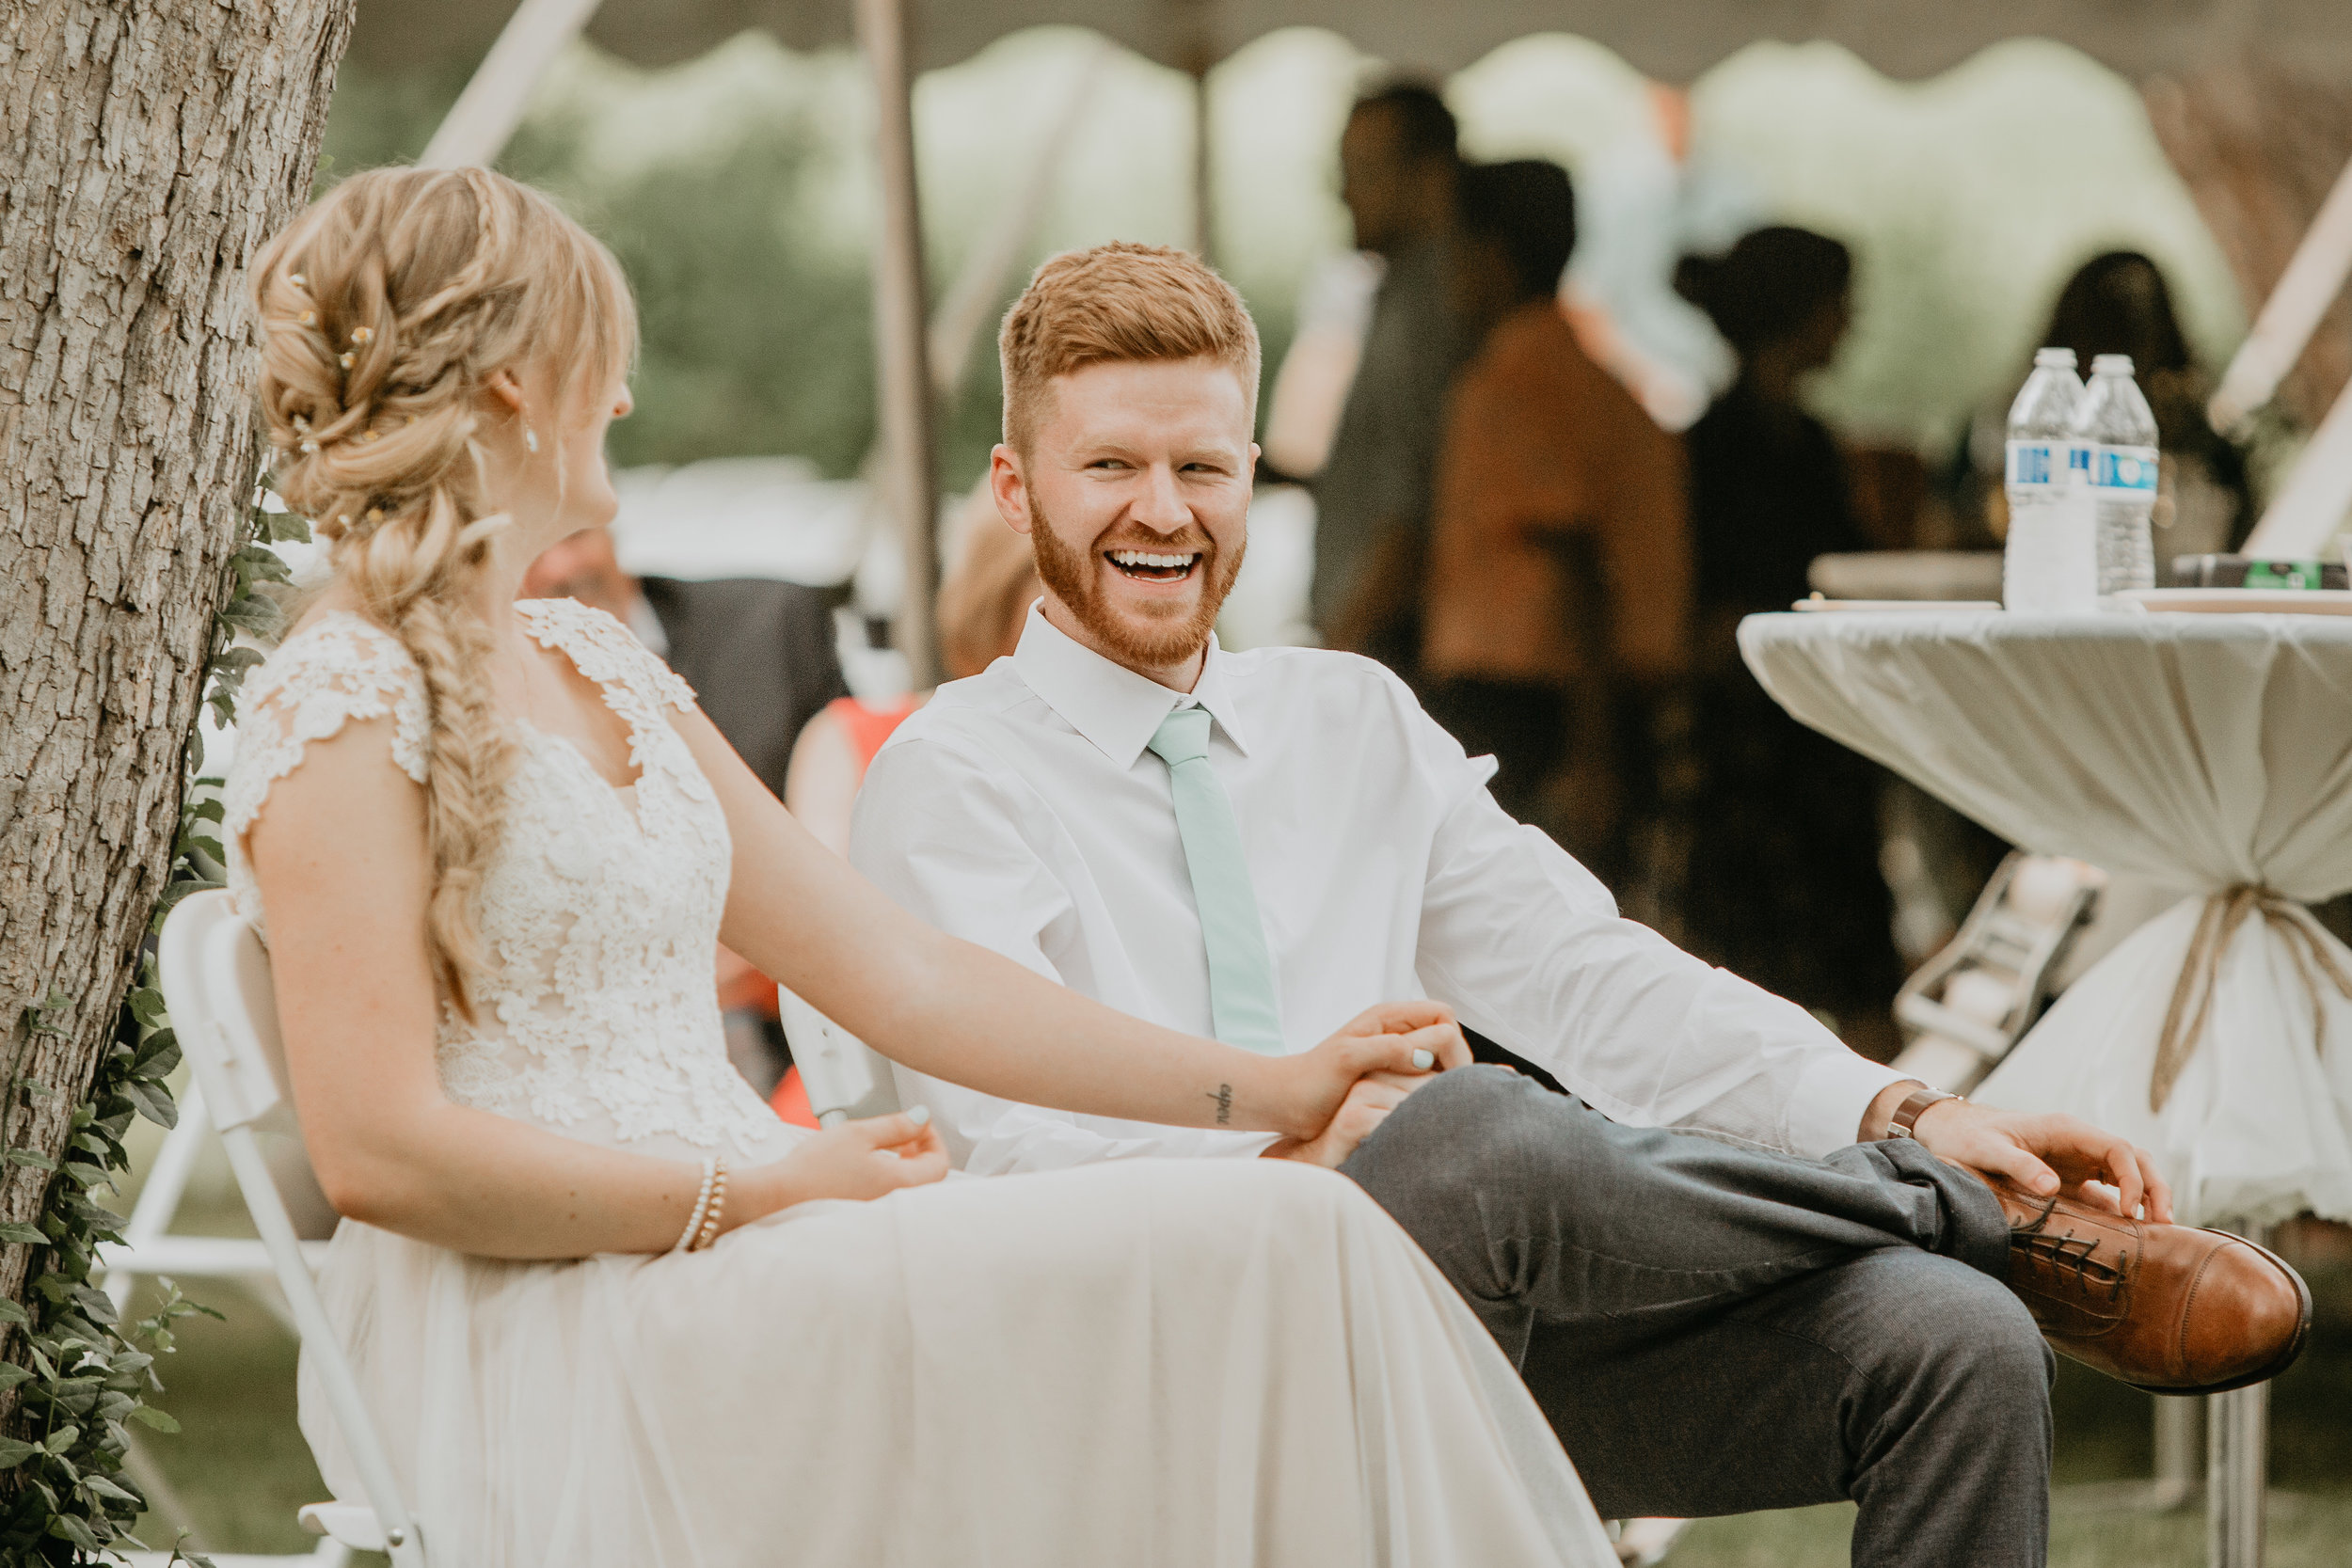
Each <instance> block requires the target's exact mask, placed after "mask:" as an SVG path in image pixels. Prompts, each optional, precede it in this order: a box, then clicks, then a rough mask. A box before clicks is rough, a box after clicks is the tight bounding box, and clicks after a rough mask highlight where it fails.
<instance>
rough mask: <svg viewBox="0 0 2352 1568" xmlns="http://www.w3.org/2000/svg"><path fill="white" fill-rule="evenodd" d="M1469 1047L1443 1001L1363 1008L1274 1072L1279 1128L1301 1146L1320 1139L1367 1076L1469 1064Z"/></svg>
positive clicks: (1283, 1061) (1407, 1073)
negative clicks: (1281, 1112)
mask: <svg viewBox="0 0 2352 1568" xmlns="http://www.w3.org/2000/svg"><path fill="white" fill-rule="evenodd" d="M1273 1065H1274V1067H1275V1068H1276V1069H1278V1070H1279V1072H1281V1073H1282V1074H1284V1075H1286V1076H1285V1078H1284V1080H1283V1082H1282V1084H1281V1088H1280V1090H1279V1093H1280V1094H1281V1097H1282V1098H1281V1102H1282V1105H1283V1107H1284V1110H1285V1114H1284V1115H1283V1117H1281V1125H1282V1126H1283V1128H1284V1129H1285V1131H1287V1132H1288V1133H1289V1135H1290V1136H1291V1137H1292V1138H1295V1139H1296V1140H1298V1141H1299V1142H1301V1143H1305V1142H1309V1141H1311V1140H1312V1139H1314V1138H1316V1137H1317V1136H1319V1135H1320V1134H1321V1133H1322V1132H1323V1131H1324V1129H1325V1128H1327V1127H1328V1126H1329V1125H1330V1123H1331V1118H1332V1117H1335V1116H1337V1115H1338V1114H1339V1111H1340V1107H1341V1105H1342V1104H1343V1102H1344V1101H1346V1099H1347V1093H1348V1090H1350V1089H1352V1088H1354V1087H1355V1086H1356V1082H1357V1080H1359V1079H1360V1078H1362V1077H1363V1076H1364V1075H1365V1074H1367V1073H1374V1072H1392V1073H1398V1074H1401V1075H1404V1076H1406V1077H1418V1076H1421V1075H1422V1074H1425V1073H1430V1072H1443V1071H1445V1070H1446V1069H1449V1068H1457V1067H1467V1066H1469V1065H1470V1042H1469V1041H1468V1040H1465V1039H1464V1038H1463V1037H1462V1026H1461V1025H1460V1024H1458V1023H1456V1022H1454V1009H1453V1008H1451V1007H1449V1006H1446V1005H1445V1004H1444V1003H1442V1002H1424V1001H1412V1002H1383V1003H1380V1004H1379V1005H1378V1006H1372V1007H1367V1008H1365V1009H1364V1010H1363V1011H1362V1012H1360V1013H1359V1014H1357V1015H1356V1016H1355V1018H1353V1019H1351V1020H1350V1021H1348V1022H1347V1024H1346V1025H1345V1026H1344V1027H1343V1028H1342V1029H1341V1030H1340V1032H1339V1033H1337V1034H1335V1035H1333V1036H1332V1037H1330V1038H1329V1039H1327V1040H1325V1041H1324V1042H1323V1043H1322V1044H1321V1045H1318V1046H1316V1047H1315V1048H1314V1049H1313V1050H1312V1051H1309V1052H1306V1053H1302V1054H1300V1055H1296V1056H1286V1057H1283V1058H1281V1059H1280V1060H1279V1061H1278V1062H1276V1063H1274V1064H1273Z"/></svg>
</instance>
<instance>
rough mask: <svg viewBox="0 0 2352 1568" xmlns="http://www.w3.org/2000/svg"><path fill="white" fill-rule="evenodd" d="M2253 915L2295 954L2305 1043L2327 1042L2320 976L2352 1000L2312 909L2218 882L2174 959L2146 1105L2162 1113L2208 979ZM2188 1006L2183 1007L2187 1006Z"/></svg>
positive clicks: (2200, 1032)
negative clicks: (2305, 1010)
mask: <svg viewBox="0 0 2352 1568" xmlns="http://www.w3.org/2000/svg"><path fill="white" fill-rule="evenodd" d="M2256 914H2259V915H2261V916H2262V917H2263V919H2264V921H2265V923H2267V924H2268V925H2269V927H2270V928H2271V929H2272V930H2274V931H2276V932H2278V933H2279V940H2280V946H2282V947H2284V948H2285V949H2286V951H2287V956H2288V957H2289V958H2293V959H2294V960H2295V972H2296V974H2299V975H2301V976H2302V978H2303V990H2304V991H2305V993H2306V994H2308V995H2309V996H2310V997H2311V1001H2312V1049H2313V1050H2314V1051H2319V1052H2324V1051H2325V1050H2326V1048H2327V1043H2328V1041H2327V1033H2328V1021H2327V1010H2326V1008H2325V1007H2323V1006H2321V1004H2320V996H2319V984H2320V981H2321V980H2322V979H2323V978H2324V979H2325V980H2327V982H2328V984H2330V985H2332V986H2334V987H2335V988H2336V990H2338V991H2339V992H2341V993H2342V994H2343V996H2344V1000H2346V1001H2348V1002H2352V974H2345V973H2344V966H2343V965H2341V964H2339V963H2337V962H2336V959H2335V955H2334V954H2332V953H2331V952H2329V951H2328V949H2329V947H2330V946H2331V945H2332V944H2331V943H2330V942H2328V940H2327V930H2326V928H2325V927H2322V926H2321V925H2320V924H2319V922H2318V920H2316V919H2315V918H2313V916H2312V911H2309V910H2307V909H2305V908H2304V907H2303V906H2302V905H2300V904H2298V903H2296V901H2295V900H2294V899H2292V898H2289V897H2287V896H2286V895H2284V894H2281V893H2279V892H2277V891H2275V890H2273V889H2270V888H2266V887H2257V886H2255V885H2254V884H2252V883H2250V882H2241V883H2240V884H2238V885H2237V886H2235V887H2227V888H2223V889H2222V890H2221V891H2220V892H2218V893H2216V894H2213V895H2209V896H2208V897H2207V898H2206V899H2205V908H2204V911H2203V912H2202V913H2201V914H2200V915H2199V916H2198V918H2197V931H2196V934H2195V935H2194V936H2192V937H2190V938H2189V942H2188V952H2187V954H2186V955H2185V957H2184V958H2182V959H2181V977H2180V979H2179V980H2177V981H2175V982H2174V983H2173V986H2172V1004H2171V1006H2169V1007H2167V1008H2166V1009H2165V1014H2164V1033H2163V1035H2161V1036H2160V1037H2158V1038H2157V1041H2156V1066H2155V1070H2154V1072H2153V1073H2152V1074H2151V1075H2150V1076H2149V1079H2148V1108H2149V1109H2150V1110H2151V1111H2161V1110H2163V1109H2164V1102H2165V1101H2167V1100H2169V1099H2170V1098H2171V1097H2172V1085H2173V1084H2174V1083H2176V1082H2177V1081H2178V1080H2179V1078H2180V1076H2181V1069H2183V1068H2185V1067H2186V1066H2187V1065H2188V1059H2189V1057H2191V1056H2192V1055H2194V1054H2196V1052H2197V1044H2198V1041H2199V1040H2201V1039H2202V1038H2203V1037H2204V1033H2205V1018H2206V1015H2207V1013H2208V1012H2210V1011H2211V1009H2212V1007H2213V991H2214V983H2215V982H2216V981H2217V979H2218V978H2219V977H2220V974H2221V960H2222V958H2223V956H2224V955H2226V954H2227V953H2228V952H2229V951H2230V942H2231V939H2233V937H2235V936H2236V935H2237V933H2238V928H2239V927H2242V926H2244V925H2245V924H2246V922H2247V921H2248V919H2249V918H2250V917H2252V916H2254V915H2256ZM2192 1003H2193V1004H2194V1005H2195V1010H2194V1011H2193V1012H2192V1011H2191V1010H2190V1008H2191V1004H2192Z"/></svg>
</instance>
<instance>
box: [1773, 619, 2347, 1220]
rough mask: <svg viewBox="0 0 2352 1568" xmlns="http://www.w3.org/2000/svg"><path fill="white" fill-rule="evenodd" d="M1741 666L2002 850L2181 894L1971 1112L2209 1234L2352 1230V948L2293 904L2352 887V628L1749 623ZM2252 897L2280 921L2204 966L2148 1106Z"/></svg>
mask: <svg viewBox="0 0 2352 1568" xmlns="http://www.w3.org/2000/svg"><path fill="white" fill-rule="evenodd" d="M1740 651H1741V652H1742V654H1744V655H1745V657H1746V658H1747V661H1748V666H1749V668H1750V669H1752V670H1754V671H1755V672H1756V677H1757V678H1758V679H1759V680H1760V681H1762V682H1763V684H1764V687H1765V689H1766V690H1768V691H1770V692H1771V693H1772V696H1773V697H1774V698H1775V699H1776V700H1777V701H1779V703H1780V704H1781V705H1783V706H1784V707H1786V708H1787V709H1788V711H1789V712H1790V713H1791V714H1793V715H1795V716H1796V717H1797V718H1798V719H1799V720H1801V721H1804V722H1805V723H1807V724H1810V725H1812V726H1813V727H1814V728H1816V729H1818V730H1820V731H1821V732H1823V733H1824V734H1826V735H1829V736H1833V737H1835V738H1836V739H1837V740H1840V741H1842V742H1844V743H1845V744H1847V745H1849V746H1851V747H1852V748H1854V750H1856V751H1858V752H1863V753H1864V754H1866V755H1867V756H1870V757H1872V758H1874V759H1876V760H1877V761H1879V762H1881V763H1883V764H1884V765H1885V766H1886V767H1888V768H1892V769H1893V770H1895V771H1896V772H1898V773H1900V774H1902V775H1903V776H1904V777H1906V778H1908V779H1911V780H1912V781H1913V782H1915V784H1919V785H1920V787H1922V788H1924V789H1926V790H1928V791H1929V792H1931V794H1934V795H1936V796H1938V797H1940V798H1941V799H1943V800H1947V801H1948V802H1950V803H1951V804H1952V805H1953V806H1955V807H1956V808H1958V809H1959V810H1961V811H1963V812H1964V813H1966V814H1967V815H1968V816H1972V817H1975V818H1976V819H1977V820H1978V821H1979V822H1981V823H1983V824H1984V825H1985V826H1986V827H1988V828H1990V829H1992V830H1993V831H1994V832H1996V833H1999V834H2000V835H2001V836H2002V837H2004V838H2007V839H2009V840H2010V841H2011V842H2013V843H2015V844H2018V845H2020V846H2021V847H2026V848H2028V849H2034V850H2039V851H2042V852H2044V853H2049V854H2061V855H2072V856H2074V857H2076V858H2078V859H2081V860H2085V861H2089V862H2090V863H2093V864H2095V865H2099V866H2103V867H2105V868H2106V869H2107V870H2109V871H2114V872H2121V873H2127V874H2131V875H2136V876H2140V877H2145V878H2148V879H2153V880H2154V881H2157V882H2161V883H2163V884H2166V885H2168V886H2172V887H2177V888H2179V889H2180V890H2181V892H2182V894H2183V897H2182V900H2181V902H2180V903H2178V904H2176V905H2175V906H2173V908H2171V909H2170V910H2169V911H2167V912H2166V913H2165V914H2163V915H2161V916H2159V917H2158V918H2157V919H2155V920H2153V921H2152V922H2151V923H2150V924H2149V925H2147V926H2145V927H2142V928H2141V929H2140V930H2138V931H2137V932H2136V933H2134V934H2133V935H2132V936H2131V937H2130V938H2129V939H2128V940H2126V941H2125V942H2123V943H2122V946H2120V947H2119V948H2117V949H2116V950H2115V951H2114V952H2113V953H2111V954H2109V955H2108V956H2107V957H2106V958H2104V959H2102V960H2101V961H2100V962H2099V963H2098V964H2097V965H2096V966H2094V967H2093V968H2092V969H2091V970H2090V972H2089V973H2088V974H2084V975H2083V976H2082V977H2081V978H2080V979H2078V980H2076V981H2075V982H2074V985H2073V986H2071V987H2069V988H2068V990H2067V991H2066V992H2065V994H2064V995H2063V996H2062V997H2061V998H2060V999H2059V1000H2058V1004H2057V1006H2054V1007H2052V1008H2051V1010H2050V1012H2049V1013H2048V1014H2047V1015H2046V1016H2045V1017H2044V1018H2043V1019H2042V1022H2041V1023H2040V1024H2039V1025H2038V1026H2037V1027H2036V1028H2035V1029H2034V1031H2033V1032H2032V1033H2031V1034H2030V1035H2028V1036H2027V1037H2026V1038H2025V1039H2024V1040H2023V1041H2022V1042H2020V1043H2019V1045H2018V1047H2017V1049H2016V1050H2015V1051H2014V1052H2013V1053H2011V1054H2010V1058H2009V1060H2008V1061H2007V1062H2005V1063H2004V1064H2003V1065H2002V1066H2001V1068H2000V1069H1998V1070H1997V1071H1996V1072H1994V1075H1993V1076H1992V1077H1991V1078H1990V1079H1988V1080H1987V1081H1986V1082H1985V1083H1984V1085H1981V1086H1980V1087H1979V1089H1978V1090H1977V1092H1976V1098H1977V1099H1979V1100H1980V1101H1986V1102H1988V1103H1993V1104H1999V1105H2010V1106H2016V1107H2020V1108H2032V1109H2045V1110H2066V1111H2073V1112H2074V1113H2076V1114H2077V1115H2080V1116H2083V1117H2088V1118H2090V1119H2091V1120H2093V1121H2096V1122H2098V1123H2100V1124H2101V1125H2103V1126H2106V1127H2109V1128H2112V1129H2113V1130H2114V1131H2116V1132H2122V1133H2123V1134H2125V1135H2126V1136H2128V1137H2131V1138H2133V1139H2134V1140H2135V1141H2137V1142H2139V1143H2141V1144H2143V1145H2146V1146H2147V1147H2149V1148H2153V1149H2155V1150H2156V1151H2157V1153H2158V1155H2159V1156H2160V1158H2161V1159H2162V1160H2163V1162H2164V1164H2165V1166H2166V1175H2167V1177H2168V1179H2169V1180H2170V1181H2171V1182H2172V1184H2173V1187H2174V1190H2175V1193H2176V1196H2178V1198H2179V1200H2180V1202H2181V1205H2182V1207H2183V1209H2184V1210H2185V1212H2186V1214H2187V1216H2188V1217H2190V1218H2192V1219H2193V1220H2210V1219H2216V1218H2220V1217H2224V1216H2233V1215H2236V1216H2247V1217H2250V1218H2254V1219H2258V1220H2265V1221H2267V1220H2274V1219H2279V1218H2283V1217H2284V1216H2286V1215H2288V1214H2291V1213H2294V1212H2296V1211H2298V1210H2302V1209H2311V1210H2313V1211H2315V1212H2319V1213H2321V1214H2326V1215H2330V1216H2333V1217H2338V1218H2352V1133H2347V1129H2348V1128H2352V996H2346V995H2345V994H2344V993H2343V991H2342V990H2341V989H2340V988H2339V985H2338V983H2337V981H2336V980H2335V979H2334V978H2333V977H2332V975H2331V974H2330V969H2331V967H2332V968H2333V969H2334V970H2338V971H2341V972H2342V973H2344V974H2352V951H2348V950H2346V949H2345V948H2344V946H2343V944H2341V943H2339V942H2335V941H2334V940H2333V939H2332V938H2330V937H2328V936H2327V934H2326V933H2325V932H2323V931H2319V930H2318V929H2317V927H2316V926H2315V925H2314V924H2313V923H2312V922H2311V921H2310V920H2309V918H2308V917H2307V916H2302V915H2300V913H2299V911H2298V910H2297V908H2296V904H2298V903H2310V902H2314V901H2316V900H2319V899H2322V898H2326V897H2329V896H2331V895H2335V894H2338V893H2341V892H2343V891H2344V890H2345V889H2347V888H2352V788H2347V785H2352V618H2337V617H2330V616H2316V615H2314V616H2290V615H2259V616H2257V615H2229V616H2219V615H2216V616H2207V615H2108V616H2088V617H2072V616H2070V617H2044V616H2026V615H2006V614H1979V615H1933V614H1884V615H1881V614H1859V613H1855V614H1821V615H1793V614H1791V615H1757V616H1751V617H1750V618H1749V619H1748V620H1747V621H1746V622H1744V623H1743V624H1742V625H1741V626H1740ZM2244 888H2255V889H2264V890H2268V892H2269V893H2270V894H2271V895H2277V896H2275V897H2273V898H2271V899H2270V901H2269V902H2268V904H2267V906H2266V907H2267V908H2268V910H2269V911H2270V913H2269V914H2268V915H2267V916H2265V914H2264V913H2262V912H2259V911H2257V912H2255V913H2253V914H2252V915H2251V916H2250V917H2249V918H2248V919H2246V920H2245V922H2244V923H2243V924H2242V925H2240V926H2239V927H2237V929H2236V930H2235V932H2234V934H2233V936H2232V937H2231V939H2230V940H2229V941H2228V942H2227V943H2226V945H2223V946H2221V948H2220V952H2219V957H2218V959H2217V962H2215V963H2213V964H2212V965H2210V966H2200V968H2201V970H2204V971H2205V972H2207V973H2210V974H2211V975H2212V985H2211V997H2210V1002H2209V1005H2208V1007H2207V1017H2206V1022H2205V1026H2204V1027H2203V1028H2202V1029H2201V1031H2199V1032H2197V1034H2196V1036H2195V1037H2193V1038H2191V1039H2189V1041H2188V1045H2189V1052H2188V1054H2187V1056H2186V1058H2185V1064H2184V1065H2182V1066H2181V1067H2180V1069H2179V1073H2178V1077H2177V1079H2176V1080H2175V1081H2174V1083H2173V1084H2172V1085H2171V1087H2170V1089H2169V1095H2168V1096H2167V1097H2166V1098H2165V1099H2164V1101H2163V1105H2162V1107H2161V1109H2157V1108H2154V1107H2153V1105H2152V1094H2151V1085H2152V1079H2153V1077H2154V1076H2155V1069H2156V1064H2157V1056H2158V1044H2159V1038H2160V1037H2161V1036H2163V1035H2164V1033H2165V1030H2166V1023H2167V1015H2168V1012H2169V1011H2170V1010H2171V1008H2172V1006H2173V1000H2174V990H2175V985H2176V982H2178V980H2179V979H2180V976H2181V974H2182V971H2183V968H2184V963H2185V959H2186V958H2188V957H2189V956H2190V951H2191V947H2192V944H2193V942H2195V939H2196V935H2197V932H2198V928H2199V926H2200V922H2201V919H2203V918H2204V917H2205V916H2206V915H2207V913H2208V910H2209V899H2210V898H2211V897H2212V896H2213V895H2221V896H2222V897H2223V898H2225V899H2226V897H2227V896H2228V895H2229V894H2230V893H2231V892H2232V891H2233V890H2237V889H2244ZM2291 901H2292V902H2291ZM2211 907H2212V908H2213V910H2214V912H2216V913H2217V912H2218V910H2219V906H2211ZM2191 1000H2192V1003H2193V1000H2194V999H2193V998H2192V999H2191ZM2195 1010H2196V1009H2195V1007H2194V1006H2193V1005H2192V1006H2189V1007H2187V1008H2185V1010H2184V1016H2185V1017H2186V1016H2193V1014H2194V1012H2195ZM2176 1033H2180V1034H2183V1035H2185V1033H2186V1031H2185V1029H2176ZM2174 1054H2175V1056H2176V1058H2177V1056H2178V1052H2177V1051H2176V1052H2175V1053H2174Z"/></svg>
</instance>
